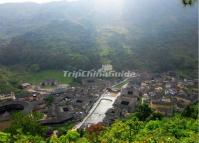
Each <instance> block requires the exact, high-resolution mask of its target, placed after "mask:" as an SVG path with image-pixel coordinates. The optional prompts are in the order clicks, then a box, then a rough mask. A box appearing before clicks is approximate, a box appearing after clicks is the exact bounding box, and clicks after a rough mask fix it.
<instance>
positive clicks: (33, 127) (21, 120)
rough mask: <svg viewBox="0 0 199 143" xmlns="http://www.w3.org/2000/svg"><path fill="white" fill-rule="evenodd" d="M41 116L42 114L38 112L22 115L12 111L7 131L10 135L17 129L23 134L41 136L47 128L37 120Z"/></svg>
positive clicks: (14, 133)
mask: <svg viewBox="0 0 199 143" xmlns="http://www.w3.org/2000/svg"><path fill="white" fill-rule="evenodd" d="M42 117H43V114H41V113H39V112H34V113H29V114H27V115H24V114H22V113H14V114H13V116H12V121H11V125H10V127H9V128H8V129H6V131H7V132H9V133H11V135H17V134H18V132H19V130H20V131H21V132H22V134H25V135H33V136H36V135H39V136H43V135H44V134H45V133H46V131H47V128H46V127H43V126H41V125H40V123H39V120H40V119H41V118H42Z"/></svg>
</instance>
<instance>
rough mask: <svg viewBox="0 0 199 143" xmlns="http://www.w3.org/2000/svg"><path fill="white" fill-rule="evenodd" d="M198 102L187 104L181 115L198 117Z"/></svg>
mask: <svg viewBox="0 0 199 143" xmlns="http://www.w3.org/2000/svg"><path fill="white" fill-rule="evenodd" d="M198 110H199V104H198V103H197V104H195V105H192V106H187V107H186V108H185V109H184V111H183V112H182V116H184V117H190V118H194V119H197V118H198Z"/></svg>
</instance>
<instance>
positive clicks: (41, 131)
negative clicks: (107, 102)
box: [0, 103, 199, 143]
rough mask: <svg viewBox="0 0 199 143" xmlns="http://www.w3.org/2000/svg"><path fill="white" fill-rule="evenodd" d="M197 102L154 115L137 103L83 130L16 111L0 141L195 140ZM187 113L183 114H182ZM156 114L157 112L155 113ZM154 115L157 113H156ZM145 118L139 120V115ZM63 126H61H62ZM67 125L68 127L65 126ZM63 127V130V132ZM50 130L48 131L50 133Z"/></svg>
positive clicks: (114, 142) (190, 142)
mask: <svg viewBox="0 0 199 143" xmlns="http://www.w3.org/2000/svg"><path fill="white" fill-rule="evenodd" d="M198 105H199V104H198V103H197V104H194V105H193V106H190V108H191V109H194V110H189V109H185V111H184V112H183V113H182V114H176V115H174V116H173V117H170V118H166V117H164V118H163V117H162V116H161V118H147V119H146V116H148V117H151V115H155V114H154V113H153V112H152V111H151V114H150V115H149V114H148V113H146V112H145V113H143V114H141V113H142V112H143V111H148V110H150V108H149V107H147V105H143V106H140V107H138V110H137V112H136V113H134V114H133V115H132V116H130V117H128V118H126V119H119V120H117V121H115V122H114V123H113V124H112V125H111V126H104V125H103V124H101V123H99V124H96V125H91V126H90V127H89V128H87V129H86V130H81V129H80V130H78V131H74V130H70V128H72V126H70V125H72V124H68V125H66V126H65V127H67V128H65V129H64V130H62V129H61V130H60V129H59V127H54V128H53V129H56V130H57V131H58V132H55V131H54V132H53V130H51V131H50V130H47V128H46V127H43V126H41V125H39V123H38V120H39V119H41V117H42V115H41V114H39V113H33V114H29V115H22V114H20V113H17V114H15V115H14V116H13V117H14V118H13V122H12V124H11V127H10V128H9V129H7V130H6V131H5V132H0V142H2V143H7V142H14V143H32V142H34V143H143V142H146V143H159V142H165V143H173V142H175V143H196V142H197V141H198V140H199V131H198V126H199V122H198V121H199V120H198V118H195V116H190V117H185V116H187V114H188V115H191V114H193V115H197V117H198V110H197V112H196V109H198ZM185 113H186V115H185ZM157 115H158V116H157ZM156 117H160V115H159V114H156ZM139 118H140V119H146V120H140V119H139ZM63 127H64V126H63ZM68 127H70V128H68ZM62 131H63V132H62ZM49 133H50V134H49Z"/></svg>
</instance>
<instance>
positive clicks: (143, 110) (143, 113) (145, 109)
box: [136, 104, 153, 121]
mask: <svg viewBox="0 0 199 143" xmlns="http://www.w3.org/2000/svg"><path fill="white" fill-rule="evenodd" d="M152 113H153V111H152V109H151V108H150V107H149V106H148V104H142V105H139V106H138V108H137V112H136V117H137V118H138V119H139V120H141V121H145V120H146V119H147V118H149V116H150V115H151V114H152Z"/></svg>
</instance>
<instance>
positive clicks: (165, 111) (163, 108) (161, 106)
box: [150, 100, 174, 116]
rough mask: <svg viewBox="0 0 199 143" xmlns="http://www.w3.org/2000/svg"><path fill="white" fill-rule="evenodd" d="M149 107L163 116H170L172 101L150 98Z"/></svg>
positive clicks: (171, 113)
mask: <svg viewBox="0 0 199 143" xmlns="http://www.w3.org/2000/svg"><path fill="white" fill-rule="evenodd" d="M150 107H151V108H152V109H153V110H155V112H159V113H161V114H162V115H164V116H172V115H173V111H174V103H173V102H172V101H162V100H151V102H150Z"/></svg>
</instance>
